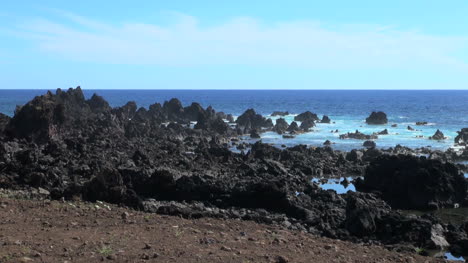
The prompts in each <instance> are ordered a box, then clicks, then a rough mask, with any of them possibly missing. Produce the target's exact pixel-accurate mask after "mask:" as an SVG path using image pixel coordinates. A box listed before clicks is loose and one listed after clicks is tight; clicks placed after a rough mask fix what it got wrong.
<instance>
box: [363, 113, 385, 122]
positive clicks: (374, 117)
mask: <svg viewBox="0 0 468 263" xmlns="http://www.w3.org/2000/svg"><path fill="white" fill-rule="evenodd" d="M387 122H388V119H387V114H385V113H384V112H382V111H379V112H375V111H374V112H372V113H371V115H369V117H367V118H366V123H367V124H386V123H387Z"/></svg>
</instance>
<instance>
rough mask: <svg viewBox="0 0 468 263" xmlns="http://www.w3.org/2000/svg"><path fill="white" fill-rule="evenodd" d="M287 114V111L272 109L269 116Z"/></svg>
mask: <svg viewBox="0 0 468 263" xmlns="http://www.w3.org/2000/svg"><path fill="white" fill-rule="evenodd" d="M286 115H289V112H287V111H274V112H273V113H272V114H271V116H286Z"/></svg>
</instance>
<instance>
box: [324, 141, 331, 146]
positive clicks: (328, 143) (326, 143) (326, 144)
mask: <svg viewBox="0 0 468 263" xmlns="http://www.w3.org/2000/svg"><path fill="white" fill-rule="evenodd" d="M331 144H332V143H331V141H330V140H326V141H325V142H324V143H323V145H325V146H330V145H331Z"/></svg>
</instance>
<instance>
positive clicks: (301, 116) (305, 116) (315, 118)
mask: <svg viewBox="0 0 468 263" xmlns="http://www.w3.org/2000/svg"><path fill="white" fill-rule="evenodd" d="M294 120H295V121H300V122H303V121H306V120H308V121H313V122H315V121H319V120H320V119H319V118H318V116H317V114H315V113H312V112H310V111H306V112H303V113H301V114H299V115H297V116H295V117H294Z"/></svg>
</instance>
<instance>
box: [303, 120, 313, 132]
mask: <svg viewBox="0 0 468 263" xmlns="http://www.w3.org/2000/svg"><path fill="white" fill-rule="evenodd" d="M313 127H315V122H313V121H311V120H305V121H303V122H301V126H300V128H301V130H303V131H304V132H308V131H309V130H310V128H313Z"/></svg>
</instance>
